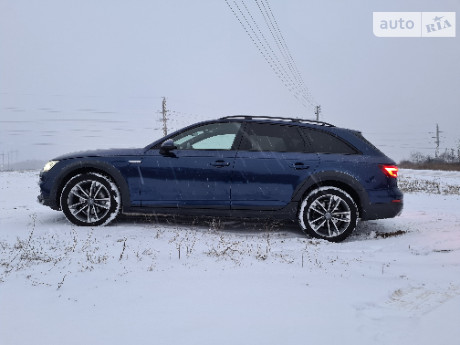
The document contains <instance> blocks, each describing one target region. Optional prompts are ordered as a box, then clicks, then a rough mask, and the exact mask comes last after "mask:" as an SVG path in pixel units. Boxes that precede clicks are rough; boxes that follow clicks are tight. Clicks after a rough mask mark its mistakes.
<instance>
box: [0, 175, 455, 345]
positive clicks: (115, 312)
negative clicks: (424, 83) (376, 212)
mask: <svg viewBox="0 0 460 345" xmlns="http://www.w3.org/2000/svg"><path fill="white" fill-rule="evenodd" d="M37 180H38V172H1V173H0V266H1V267H0V343H1V344H5V345H10V344H27V345H30V344H47V345H49V344H124V345H126V344H232V345H234V344H294V343H295V344H299V343H304V344H313V343H319V344H417V345H420V344H430V345H431V344H437V345H440V344H459V343H460V327H458V325H460V211H459V209H460V192H459V189H460V173H458V172H435V171H411V170H403V171H402V172H401V178H400V185H401V186H402V187H403V188H404V189H405V190H408V191H409V192H406V194H405V208H404V211H403V214H402V215H401V216H399V217H397V218H394V219H387V220H378V221H370V222H361V223H360V224H359V227H358V229H357V231H356V233H355V234H354V235H352V236H351V237H350V238H349V239H348V240H347V241H345V242H343V243H338V244H334V243H328V242H326V241H320V240H315V239H310V238H307V237H306V236H304V235H303V234H302V233H301V232H300V231H299V229H298V228H297V227H296V226H295V225H292V224H289V223H287V224H286V223H285V224H278V223H274V222H260V221H259V222H256V221H251V222H249V221H244V222H243V221H239V220H220V221H219V220H210V219H182V218H178V219H171V218H160V219H148V218H143V217H140V218H123V219H120V220H119V221H117V222H116V223H115V224H112V225H110V226H107V227H101V228H94V229H91V228H82V227H80V228H79V227H75V226H73V225H71V224H70V223H68V222H67V221H66V219H65V218H64V215H63V214H62V213H61V212H56V211H53V210H51V209H49V208H47V207H44V206H42V205H40V204H38V203H37V202H36V195H37V194H38V185H37Z"/></svg>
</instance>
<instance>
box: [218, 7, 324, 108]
mask: <svg viewBox="0 0 460 345" xmlns="http://www.w3.org/2000/svg"><path fill="white" fill-rule="evenodd" d="M224 1H225V3H226V4H227V6H228V7H229V9H230V10H231V12H232V13H233V15H234V17H235V18H236V19H237V21H238V22H239V24H240V26H241V27H242V28H243V30H244V31H245V32H246V34H247V35H248V37H249V38H250V40H251V41H252V43H253V44H254V46H255V47H256V49H257V50H258V51H259V53H260V54H261V55H262V56H263V58H264V59H265V61H266V62H267V63H268V65H269V66H270V68H271V69H272V70H273V72H274V73H275V74H276V76H277V77H278V78H279V79H280V80H281V82H282V83H283V85H284V86H285V87H286V88H287V89H288V90H289V91H290V92H291V94H292V95H293V96H294V97H295V98H296V99H297V100H298V101H299V102H300V103H302V105H303V106H304V107H308V106H311V107H315V106H316V102H315V101H314V100H313V97H312V96H311V93H310V92H309V90H308V89H307V88H306V87H305V83H304V82H303V78H302V76H301V74H300V72H299V70H298V68H297V66H296V64H295V62H294V59H293V58H292V54H291V53H290V51H289V48H288V47H287V44H286V41H285V39H284V36H283V34H282V33H281V29H280V28H279V25H278V22H277V21H276V19H275V17H274V15H273V11H272V10H271V7H270V5H269V3H268V0H265V2H263V1H262V0H254V2H255V3H256V5H257V8H258V9H259V12H260V14H261V15H262V18H263V21H264V22H265V25H266V26H267V28H268V31H269V32H270V35H271V37H272V39H273V42H274V43H275V45H276V47H277V48H278V50H279V52H280V54H281V57H282V60H283V61H284V63H283V62H282V61H281V60H280V58H279V57H278V55H277V54H276V53H275V50H274V48H273V47H272V45H271V44H270V42H269V40H268V39H267V36H266V35H265V34H264V33H263V30H262V29H261V26H260V25H258V24H257V20H256V19H255V17H254V15H253V14H252V13H251V11H250V10H249V8H248V6H247V5H246V3H245V2H244V1H243V0H242V1H241V6H240V5H238V3H237V1H236V0H233V2H232V4H231V3H230V1H229V0H224Z"/></svg>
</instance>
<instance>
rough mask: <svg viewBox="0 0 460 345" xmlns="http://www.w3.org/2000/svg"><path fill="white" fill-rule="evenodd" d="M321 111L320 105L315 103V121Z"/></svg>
mask: <svg viewBox="0 0 460 345" xmlns="http://www.w3.org/2000/svg"><path fill="white" fill-rule="evenodd" d="M320 112H321V106H320V105H317V106H316V110H315V114H316V121H319V113H320Z"/></svg>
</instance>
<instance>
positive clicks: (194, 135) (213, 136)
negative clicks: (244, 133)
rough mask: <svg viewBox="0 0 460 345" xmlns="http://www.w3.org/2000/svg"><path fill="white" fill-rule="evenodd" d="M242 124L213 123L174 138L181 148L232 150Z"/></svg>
mask: <svg viewBox="0 0 460 345" xmlns="http://www.w3.org/2000/svg"><path fill="white" fill-rule="evenodd" d="M240 126H241V124H240V123H236V122H230V123H211V124H207V125H203V126H200V127H195V128H192V129H189V130H187V131H185V132H182V133H180V134H178V135H176V136H175V137H173V138H172V139H173V140H174V144H175V145H176V146H177V148H178V149H179V150H231V149H232V147H233V143H234V141H235V138H236V135H237V133H238V130H239V129H240Z"/></svg>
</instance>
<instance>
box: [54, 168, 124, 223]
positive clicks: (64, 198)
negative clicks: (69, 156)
mask: <svg viewBox="0 0 460 345" xmlns="http://www.w3.org/2000/svg"><path fill="white" fill-rule="evenodd" d="M120 205H121V197H120V192H119V190H118V187H117V186H116V185H115V183H113V182H112V180H110V179H109V178H108V177H106V176H104V175H101V174H98V173H86V174H80V175H76V176H74V177H72V178H71V179H70V180H69V181H68V182H67V184H66V185H65V186H64V189H63V190H62V193H61V208H62V211H63V212H64V214H65V216H66V217H67V219H68V220H69V221H70V222H72V223H74V224H76V225H80V226H98V225H106V224H108V223H110V222H111V221H112V220H114V219H115V218H116V217H117V216H118V214H119V212H120Z"/></svg>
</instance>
